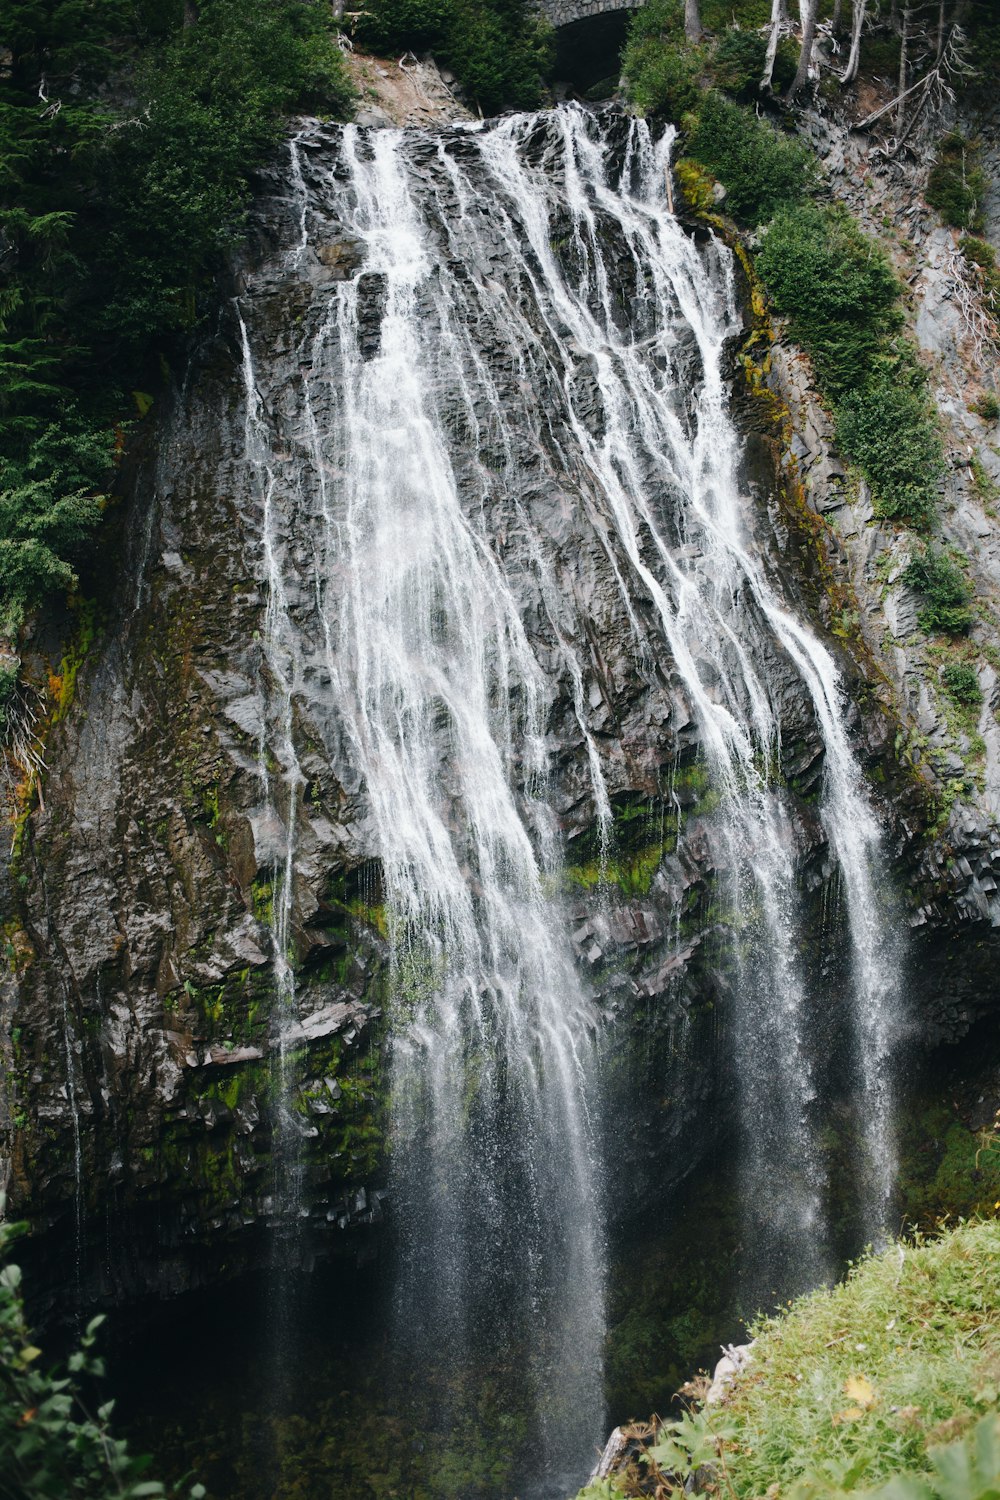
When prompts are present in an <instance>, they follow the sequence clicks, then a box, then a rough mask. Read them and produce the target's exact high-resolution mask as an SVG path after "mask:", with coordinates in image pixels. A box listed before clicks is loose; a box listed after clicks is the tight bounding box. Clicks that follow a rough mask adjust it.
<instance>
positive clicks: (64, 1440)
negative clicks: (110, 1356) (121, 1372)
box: [0, 1223, 205, 1500]
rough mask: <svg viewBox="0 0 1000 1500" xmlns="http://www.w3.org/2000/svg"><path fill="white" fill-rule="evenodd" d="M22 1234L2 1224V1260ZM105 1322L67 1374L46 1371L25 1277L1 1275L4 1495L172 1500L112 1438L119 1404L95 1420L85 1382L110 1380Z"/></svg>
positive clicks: (10, 1271) (23, 1499)
mask: <svg viewBox="0 0 1000 1500" xmlns="http://www.w3.org/2000/svg"><path fill="white" fill-rule="evenodd" d="M16 1232H17V1227H16V1226H11V1225H9V1224H4V1223H0V1256H3V1257H4V1258H5V1257H6V1254H7V1251H8V1248H9V1245H10V1241H11V1239H12V1238H13V1237H14V1235H15V1233H16ZM103 1321H104V1320H103V1318H94V1319H93V1320H92V1322H91V1323H90V1324H89V1325H88V1327H87V1331H86V1333H85V1334H84V1335H83V1337H82V1338H81V1340H80V1347H79V1348H78V1349H77V1350H76V1351H75V1352H74V1353H73V1354H71V1355H70V1357H69V1360H68V1363H67V1370H66V1373H65V1374H61V1375H57V1374H55V1373H54V1372H53V1371H50V1370H46V1369H44V1368H43V1367H42V1366H41V1364H40V1360H41V1353H42V1351H41V1350H40V1349H39V1348H37V1347H36V1345H35V1343H34V1341H33V1339H32V1337H31V1333H30V1331H29V1328H28V1324H27V1321H26V1319H25V1315H24V1303H23V1300H22V1295H21V1272H20V1270H19V1268H18V1267H17V1266H15V1265H10V1264H7V1265H5V1266H4V1268H3V1270H2V1271H0V1375H2V1379H0V1493H2V1494H3V1495H4V1496H10V1497H11V1500H15V1497H16V1500H68V1497H70V1496H80V1497H81V1500H140V1497H149V1500H153V1497H156V1496H159V1497H162V1500H167V1496H168V1491H167V1490H166V1489H165V1487H164V1486H163V1485H162V1484H160V1483H159V1482H158V1481H156V1480H151V1479H148V1478H146V1477H145V1476H146V1474H147V1472H148V1469H149V1462H150V1461H149V1459H148V1458H145V1457H138V1456H136V1455H134V1454H131V1453H130V1452H129V1449H128V1444H127V1443H126V1442H125V1441H124V1440H123V1439H121V1438H115V1437H114V1436H113V1434H112V1432H111V1429H110V1425H109V1424H110V1420H111V1415H112V1410H113V1408H114V1402H113V1401H108V1402H106V1403H105V1404H104V1405H102V1406H99V1407H98V1408H97V1411H96V1413H95V1414H94V1415H91V1414H90V1411H89V1410H88V1407H87V1405H86V1403H85V1400H84V1397H83V1393H82V1388H81V1380H83V1381H86V1382H87V1383H88V1385H90V1384H92V1383H93V1382H94V1381H98V1380H100V1379H101V1378H102V1377H103V1375H104V1361H103V1360H102V1359H101V1358H100V1357H99V1356H98V1355H97V1354H96V1353H95V1352H94V1348H95V1343H96V1336H97V1330H98V1328H99V1327H100V1325H101V1323H102V1322H103ZM170 1493H173V1494H175V1495H177V1496H178V1497H179V1495H180V1492H179V1491H171V1492H170ZM187 1494H188V1496H189V1500H201V1497H202V1496H204V1494H205V1490H204V1488H203V1487H202V1486H201V1485H200V1484H199V1485H194V1486H193V1487H191V1488H190V1489H189V1490H188V1492H187Z"/></svg>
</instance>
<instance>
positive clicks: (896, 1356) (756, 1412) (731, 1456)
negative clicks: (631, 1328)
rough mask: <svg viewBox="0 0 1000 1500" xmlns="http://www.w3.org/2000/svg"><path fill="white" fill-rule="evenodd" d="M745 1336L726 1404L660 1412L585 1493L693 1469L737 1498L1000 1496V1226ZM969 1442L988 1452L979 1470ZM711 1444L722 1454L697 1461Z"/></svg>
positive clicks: (833, 1293)
mask: <svg viewBox="0 0 1000 1500" xmlns="http://www.w3.org/2000/svg"><path fill="white" fill-rule="evenodd" d="M754 1335H755V1338H756V1343H755V1347H754V1354H753V1363H752V1365H751V1366H750V1368H749V1369H748V1370H747V1371H746V1372H745V1373H744V1375H743V1376H742V1377H741V1378H740V1379H739V1381H738V1382H737V1384H736V1385H735V1387H734V1388H733V1390H732V1392H731V1394H730V1396H729V1399H728V1400H727V1402H726V1404H725V1406H724V1407H722V1408H719V1407H715V1408H710V1409H707V1410H706V1411H705V1412H703V1413H701V1414H699V1415H697V1416H696V1417H695V1418H694V1419H693V1420H692V1419H691V1418H685V1419H683V1420H682V1421H681V1423H680V1424H677V1423H667V1424H665V1425H664V1426H663V1427H662V1428H661V1429H660V1430H659V1432H658V1434H657V1437H656V1439H655V1440H654V1441H653V1443H652V1445H651V1455H652V1457H653V1459H654V1460H655V1462H654V1463H650V1462H640V1463H639V1464H633V1465H632V1466H631V1469H630V1471H629V1472H627V1473H625V1474H623V1475H619V1476H616V1478H615V1479H614V1480H613V1481H612V1482H611V1483H609V1484H607V1485H604V1486H602V1485H593V1486H591V1487H590V1488H589V1489H588V1490H586V1491H584V1492H583V1493H584V1495H586V1496H588V1497H594V1500H596V1497H598V1496H605V1497H611V1496H620V1495H639V1494H651V1493H659V1494H664V1495H666V1494H671V1493H674V1492H675V1491H676V1490H679V1489H680V1485H681V1482H682V1480H683V1477H684V1472H685V1467H686V1468H687V1472H688V1474H691V1473H693V1472H696V1474H697V1485H696V1487H697V1489H698V1491H700V1492H702V1493H707V1494H719V1495H726V1496H729V1497H730V1500H736V1497H739V1500H743V1497H751V1496H767V1497H769V1500H780V1497H788V1500H804V1497H807V1496H811V1495H817V1496H818V1495H832V1494H839V1493H842V1492H845V1491H846V1492H854V1493H862V1492H864V1491H869V1490H871V1489H872V1488H873V1487H878V1486H880V1485H882V1484H884V1483H885V1482H886V1481H887V1480H891V1479H892V1480H893V1486H892V1488H891V1491H890V1492H888V1493H887V1494H886V1496H885V1500H890V1494H891V1496H892V1500H917V1497H919V1496H927V1497H928V1500H930V1497H931V1496H932V1495H941V1496H946V1497H947V1500H996V1497H997V1496H1000V1434H998V1432H997V1428H996V1426H995V1422H996V1414H997V1412H998V1410H1000V1222H998V1221H996V1220H988V1221H981V1222H977V1223H968V1224H961V1225H959V1226H958V1227H957V1228H955V1229H952V1230H950V1231H948V1232H946V1233H944V1234H942V1235H941V1236H940V1237H938V1238H936V1239H933V1240H920V1241H918V1242H917V1243H915V1244H910V1245H902V1244H900V1245H894V1246H893V1247H891V1248H890V1249H889V1250H887V1251H886V1252H884V1253H883V1254H882V1255H879V1256H873V1257H870V1258H868V1259H866V1260H863V1261H862V1262H860V1263H859V1264H858V1265H856V1266H855V1267H853V1268H852V1270H851V1273H850V1275H849V1276H848V1278H847V1280H846V1281H844V1282H842V1283H841V1284H840V1285H838V1286H836V1287H834V1288H832V1289H822V1290H820V1291H817V1292H813V1293H811V1294H810V1295H809V1296H806V1297H802V1298H800V1299H799V1300H798V1301H796V1302H795V1303H794V1304H792V1305H791V1306H790V1307H789V1308H788V1309H787V1310H786V1311H784V1312H783V1313H781V1314H779V1315H777V1316H775V1317H773V1318H769V1319H766V1320H764V1321H763V1322H761V1323H760V1324H758V1325H757V1327H756V1328H755V1329H754ZM984 1421H985V1424H986V1425H985V1426H984V1427H982V1428H981V1427H980V1425H979V1424H981V1423H983V1422H984ZM977 1444H985V1447H986V1448H987V1449H989V1450H990V1452H991V1453H992V1454H993V1457H992V1458H990V1457H989V1455H988V1456H987V1458H986V1459H985V1460H984V1461H983V1466H984V1467H985V1468H986V1469H987V1470H989V1469H990V1468H994V1469H995V1470H996V1472H995V1473H994V1474H993V1475H992V1476H990V1475H989V1474H987V1476H986V1478H985V1479H984V1478H983V1476H982V1475H979V1476H977V1474H976V1471H975V1464H974V1462H972V1458H973V1456H974V1450H975V1448H976V1445H977ZM941 1445H950V1446H949V1447H948V1452H947V1454H946V1455H945V1465H946V1467H948V1466H949V1465H950V1467H951V1468H952V1469H954V1470H957V1471H959V1478H958V1479H957V1480H954V1482H953V1483H952V1484H951V1486H950V1488H948V1487H942V1486H941V1484H940V1483H939V1481H938V1474H937V1466H938V1464H939V1463H940V1461H941ZM720 1449H721V1459H722V1461H721V1462H720V1461H719V1458H718V1457H715V1458H714V1460H713V1462H712V1466H711V1469H706V1468H704V1467H702V1468H700V1469H699V1467H698V1466H699V1464H704V1463H705V1462H706V1459H707V1457H708V1454H710V1453H713V1452H714V1453H715V1454H718V1453H719V1451H720ZM685 1451H686V1452H687V1453H688V1454H689V1455H693V1457H692V1458H691V1459H690V1461H689V1462H688V1463H687V1465H685V1462H684V1453H685ZM657 1468H658V1470H659V1476H660V1486H661V1487H660V1488H659V1489H657V1488H656V1481H655V1480H653V1479H651V1477H650V1476H651V1474H652V1473H653V1471H654V1470H656V1469H657ZM928 1474H930V1475H931V1480H930V1481H929V1480H928V1479H927V1478H926V1477H925V1478H920V1479H918V1478H917V1477H916V1476H927V1475H928ZM900 1475H907V1476H914V1477H913V1478H908V1479H906V1480H901V1479H893V1476H900Z"/></svg>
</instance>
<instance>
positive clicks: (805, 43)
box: [785, 0, 819, 100]
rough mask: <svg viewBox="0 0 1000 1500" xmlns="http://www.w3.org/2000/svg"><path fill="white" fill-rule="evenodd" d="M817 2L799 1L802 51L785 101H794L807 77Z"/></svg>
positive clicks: (814, 34)
mask: <svg viewBox="0 0 1000 1500" xmlns="http://www.w3.org/2000/svg"><path fill="white" fill-rule="evenodd" d="M818 3H819V0H799V15H800V17H801V19H802V50H801V52H800V53H799V65H798V67H797V68H796V69H795V77H794V78H793V79H792V84H791V87H790V89H789V90H788V93H787V94H786V95H785V98H786V99H789V100H790V99H794V98H795V96H796V94H797V93H798V92H799V90H800V89H801V88H802V86H803V84H804V83H805V81H806V79H807V78H808V77H809V64H810V63H811V62H812V54H813V42H814V41H815V40H816V8H817V5H818Z"/></svg>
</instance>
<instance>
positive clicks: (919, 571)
mask: <svg viewBox="0 0 1000 1500" xmlns="http://www.w3.org/2000/svg"><path fill="white" fill-rule="evenodd" d="M903 582H904V583H908V584H909V585H910V586H911V587H912V588H915V589H917V590H918V592H919V593H921V594H922V595H923V596H924V606H923V608H922V609H921V611H920V613H919V615H918V616H917V619H918V621H919V623H920V628H921V630H925V631H926V632H927V634H928V635H933V634H935V633H936V632H938V631H940V632H943V633H944V634H946V635H961V634H962V633H963V632H964V631H966V630H968V629H969V626H970V625H971V624H972V612H971V610H970V609H969V601H970V599H971V598H972V590H971V589H970V588H969V584H968V582H967V580H966V578H965V575H964V574H963V573H962V571H961V569H960V568H958V567H956V565H955V564H954V563H953V562H952V560H951V558H950V557H948V555H947V553H945V552H941V551H940V550H937V549H931V548H928V550H927V551H926V552H925V553H924V555H923V557H915V558H914V559H913V561H912V562H911V563H909V565H908V566H907V567H906V569H905V570H904V572H903Z"/></svg>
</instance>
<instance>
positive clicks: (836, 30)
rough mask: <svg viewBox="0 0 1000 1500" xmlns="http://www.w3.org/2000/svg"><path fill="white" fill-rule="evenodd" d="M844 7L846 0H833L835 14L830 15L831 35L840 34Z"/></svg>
mask: <svg viewBox="0 0 1000 1500" xmlns="http://www.w3.org/2000/svg"><path fill="white" fill-rule="evenodd" d="M843 9H844V0H833V15H832V16H831V17H830V34H831V36H839V35H840V24H841V19H842V14H843Z"/></svg>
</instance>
